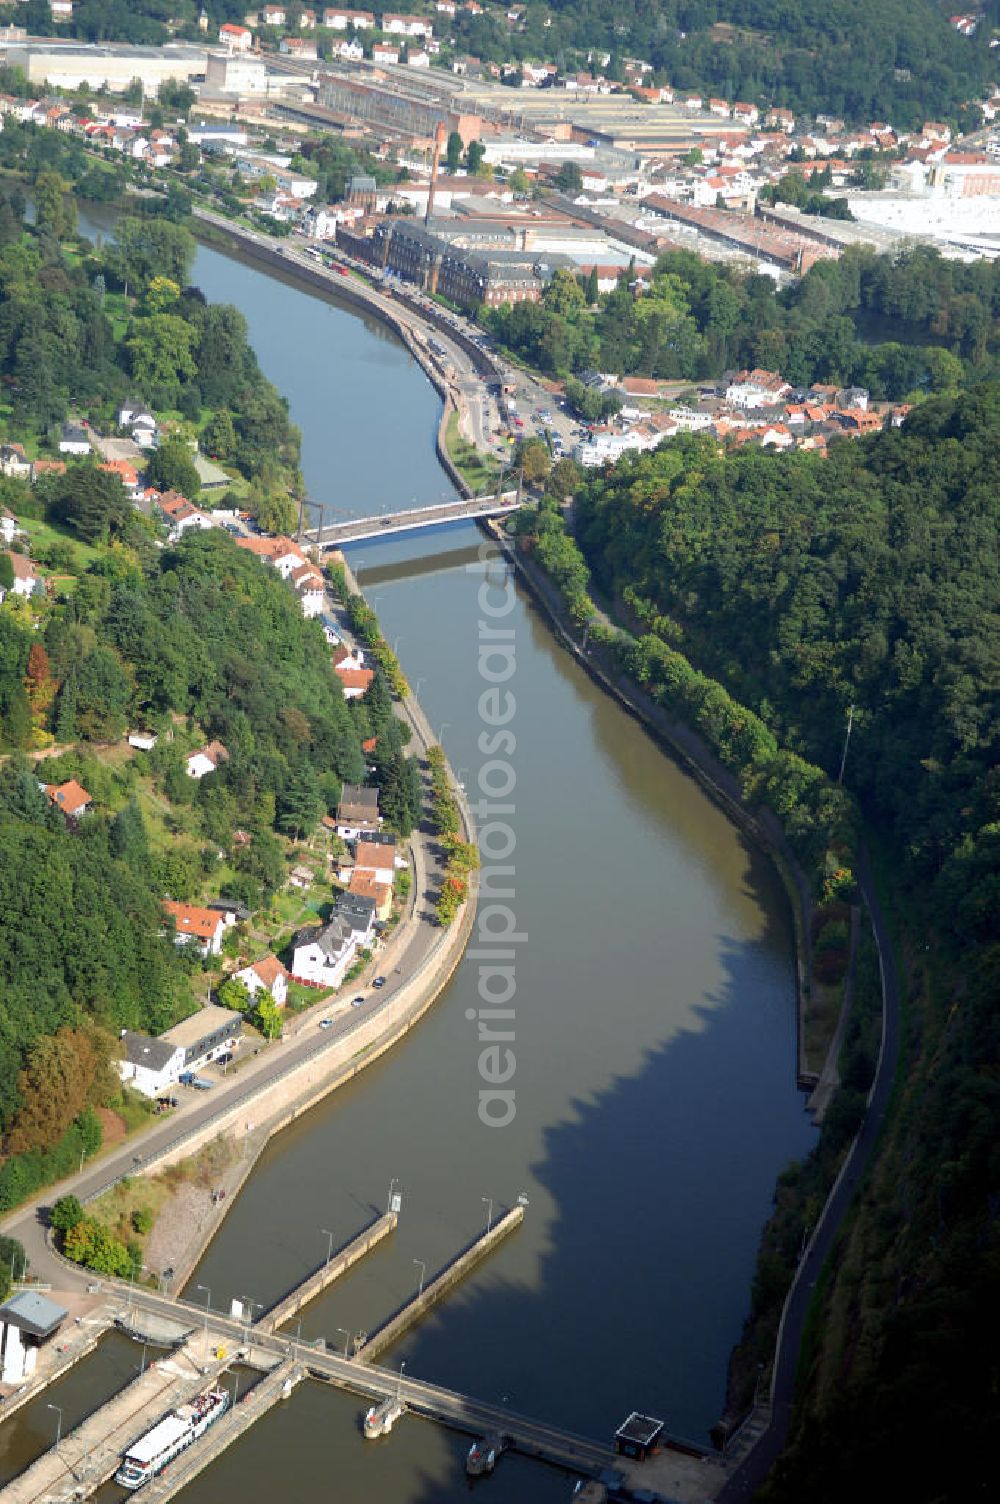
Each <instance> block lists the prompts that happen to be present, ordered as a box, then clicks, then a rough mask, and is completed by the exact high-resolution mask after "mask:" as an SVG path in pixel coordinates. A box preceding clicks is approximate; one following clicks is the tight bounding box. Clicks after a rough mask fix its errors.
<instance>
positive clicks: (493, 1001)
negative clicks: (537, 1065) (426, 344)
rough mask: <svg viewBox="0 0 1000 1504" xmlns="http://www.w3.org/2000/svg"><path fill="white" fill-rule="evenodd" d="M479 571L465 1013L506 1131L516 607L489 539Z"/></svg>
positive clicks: (512, 965)
mask: <svg viewBox="0 0 1000 1504" xmlns="http://www.w3.org/2000/svg"><path fill="white" fill-rule="evenodd" d="M497 560H499V561H501V562H502V563H503V565H504V573H503V577H502V579H501V578H497V577H496V575H495V574H491V572H490V565H491V564H492V563H493V562H495V561H497ZM468 568H469V570H470V571H471V572H474V573H478V574H479V575H481V576H482V579H481V581H480V585H479V594H478V605H479V613H480V614H479V676H480V678H481V679H482V680H483V682H484V684H485V685H487V686H488V687H487V688H484V689H483V690H482V692H481V694H480V696H479V719H480V721H481V722H482V725H483V730H481V731H480V733H479V753H480V756H481V757H483V758H484V759H486V760H485V761H484V762H483V763H482V764H481V766H480V768H479V776H478V788H479V794H480V796H481V797H480V798H479V799H478V801H477V802H476V803H474V804H472V805H471V806H470V807H471V809H472V813H473V815H474V816H475V819H476V822H477V829H478V840H479V863H480V865H479V908H478V910H477V913H476V940H477V944H476V945H475V946H474V947H473V948H472V949H471V950H469V951H468V953H467V954H468V956H469V958H470V959H471V960H474V961H478V963H479V981H478V988H479V999H480V1006H479V1007H478V1008H469V1009H467V1010H466V1014H465V1016H466V1018H467V1019H469V1020H470V1022H475V1023H477V1024H478V1030H479V1043H480V1045H481V1046H482V1048H481V1050H480V1052H479V1062H478V1063H479V1076H480V1080H481V1081H482V1082H483V1085H482V1086H481V1087H480V1090H479V1120H480V1122H481V1123H484V1124H485V1125H486V1126H487V1127H488V1128H506V1127H507V1126H508V1124H510V1123H512V1122H513V1121H514V1118H515V1115H516V1113H517V1101H516V1093H515V1090H514V1087H513V1085H512V1084H511V1083H512V1082H513V1080H514V1075H515V1073H516V1071H517V1056H516V1055H515V1053H514V1049H513V1046H514V1043H515V1039H516V1029H515V1021H516V1017H517V1012H516V1009H515V1008H514V1006H513V1002H514V996H515V994H516V992H517V980H516V975H515V972H516V963H517V949H516V947H517V946H518V945H523V944H524V942H525V941H526V940H527V938H528V937H527V935H526V934H525V933H523V932H522V931H520V930H518V927H517V916H516V914H515V913H514V910H513V909H512V908H511V906H510V901H511V900H513V898H514V875H515V868H514V863H513V861H512V860H511V858H512V857H513V855H514V849H515V847H516V845H517V837H516V836H515V834H514V829H513V826H512V825H511V823H510V819H511V817H512V816H513V815H514V814H515V812H516V809H517V806H516V805H515V803H514V802H513V799H512V797H511V796H512V795H513V793H514V788H515V785H516V783H517V774H516V773H515V771H514V767H513V764H512V763H511V761H510V759H511V758H512V757H513V756H514V753H515V751H516V749H517V738H516V736H515V735H514V732H513V731H512V730H511V729H510V723H511V722H512V721H513V719H514V716H515V714H516V711H517V701H516V700H515V698H514V695H513V692H512V691H511V690H510V689H507V688H505V687H504V686H506V685H507V684H509V683H510V681H511V679H512V678H513V677H514V673H515V669H516V654H515V647H514V635H515V634H514V628H513V627H512V626H504V625H503V624H502V623H503V621H504V618H505V617H507V616H509V615H510V613H511V612H512V611H513V610H514V606H515V604H516V600H517V597H516V594H515V591H514V585H513V581H512V580H511V578H510V574H509V571H508V569H507V566H506V561H505V560H504V558H503V554H502V552H501V551H500V549H498V548H497V547H496V545H495V544H488V543H483V544H480V546H479V558H478V560H477V561H476V563H475V564H470V565H468Z"/></svg>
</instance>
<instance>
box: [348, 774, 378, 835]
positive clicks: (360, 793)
mask: <svg viewBox="0 0 1000 1504" xmlns="http://www.w3.org/2000/svg"><path fill="white" fill-rule="evenodd" d="M381 827H382V821H381V818H380V816H379V812H378V789H370V788H367V787H366V786H365V784H363V783H345V784H344V786H343V788H342V789H341V791H340V803H339V804H338V805H337V834H338V836H339V837H340V839H341V840H342V841H356V840H358V839H359V837H364V836H366V835H370V834H371V833H372V832H373V831H377V830H380V829H381Z"/></svg>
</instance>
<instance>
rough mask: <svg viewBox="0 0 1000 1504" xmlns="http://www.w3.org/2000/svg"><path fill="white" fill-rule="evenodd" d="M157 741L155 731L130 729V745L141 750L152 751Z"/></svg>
mask: <svg viewBox="0 0 1000 1504" xmlns="http://www.w3.org/2000/svg"><path fill="white" fill-rule="evenodd" d="M156 742H157V736H156V732H155V731H130V732H129V734H128V744H129V746H130V747H135V748H136V750H137V751H139V752H152V750H153V748H154V747H155V746H156Z"/></svg>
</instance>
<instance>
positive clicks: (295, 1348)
mask: <svg viewBox="0 0 1000 1504" xmlns="http://www.w3.org/2000/svg"><path fill="white" fill-rule="evenodd" d="M301 1341H302V1317H301V1316H300V1317H299V1319H298V1320H297V1321H296V1323H295V1341H294V1342H293V1343H292V1362H293V1363H297V1362H298V1361H299V1343H300V1342H301Z"/></svg>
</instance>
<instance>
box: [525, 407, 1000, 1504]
mask: <svg viewBox="0 0 1000 1504" xmlns="http://www.w3.org/2000/svg"><path fill="white" fill-rule="evenodd" d="M998 473H1000V387H998V386H996V385H986V386H981V387H977V388H975V389H974V390H972V391H970V392H969V393H967V394H966V395H964V396H961V397H958V398H951V399H944V398H941V399H933V400H930V401H928V402H927V403H926V404H925V405H924V406H923V407H921V408H920V409H919V410H918V411H916V412H914V413H913V414H912V415H911V417H910V418H909V420H908V421H907V423H906V425H905V427H904V428H903V429H902V430H901V431H895V432H887V433H883V434H879V435H876V436H875V437H873V438H871V439H868V440H864V441H862V442H860V443H857V444H855V443H852V442H841V443H836V444H833V445H831V447H830V455H829V458H828V459H827V460H825V461H822V460H818V459H817V458H815V457H814V456H810V455H803V454H791V455H784V456H774V455H768V454H766V453H762V452H750V451H746V450H744V451H741V452H739V453H735V454H720V453H718V452H717V450H716V448H715V446H714V445H712V444H711V443H710V442H708V441H705V440H702V439H700V438H695V437H686V438H682V439H678V440H676V441H674V442H672V443H669V444H667V445H665V446H662V447H661V448H660V449H659V450H658V451H656V452H655V453H652V454H646V455H642V456H636V457H629V458H626V459H624V460H622V461H621V462H620V463H619V464H618V465H617V467H615V469H614V470H612V471H609V472H608V473H607V474H605V475H603V476H599V477H597V478H595V479H593V480H592V481H591V482H590V483H589V484H587V485H586V486H585V487H584V488H583V490H582V493H581V494H580V496H579V497H578V498H577V503H576V516H577V527H578V537H579V540H580V544H581V546H582V549H583V553H584V556H585V560H586V563H585V562H584V560H583V559H580V558H579V556H577V562H576V563H574V562H573V557H572V555H573V553H574V550H573V546H572V544H571V543H570V541H569V540H568V539H567V538H566V537H565V534H564V533H563V531H562V525H561V522H560V521H559V519H558V518H557V517H556V516H555V515H554V513H552V512H548V513H547V514H546V512H545V509H544V508H543V509H542V512H540V513H539V514H537V515H536V516H535V519H534V521H533V522H532V523H531V524H530V527H529V530H528V537H529V540H532V541H533V546H534V549H535V552H536V554H538V556H539V557H540V559H541V561H542V562H543V563H545V564H546V567H548V568H549V569H550V572H552V573H553V574H554V576H555V577H556V578H557V579H560V581H561V583H562V586H563V588H564V591H567V592H568V595H569V597H570V599H572V598H573V597H574V592H576V600H577V614H578V615H580V614H585V612H584V611H583V608H582V606H581V604H580V601H581V597H580V595H579V592H580V590H581V589H585V588H586V579H587V566H588V565H589V567H590V569H592V571H593V574H594V576H595V578H596V580H597V581H598V583H599V584H600V585H601V586H602V587H603V589H604V590H605V591H606V592H607V594H608V596H610V597H612V598H615V599H617V600H618V602H619V604H620V606H621V608H622V609H623V610H625V611H627V612H628V614H629V615H630V617H631V619H632V620H633V621H634V622H637V623H638V624H639V632H640V634H641V635H640V636H639V637H638V639H636V640H635V642H634V645H633V646H631V647H629V648H627V649H626V650H625V658H626V661H627V663H628V666H629V667H630V668H631V669H632V671H633V672H634V673H635V674H636V676H637V677H638V678H639V679H640V680H642V681H643V682H645V683H646V684H647V685H648V687H649V688H650V691H651V693H652V694H653V695H654V697H656V698H658V699H660V700H661V701H662V702H663V703H664V704H667V705H673V706H676V705H678V703H680V704H681V705H682V706H684V705H687V706H688V709H687V712H686V713H687V714H689V715H690V717H691V718H692V719H694V720H696V723H697V724H700V725H701V726H702V729H703V730H704V731H705V733H706V735H708V737H709V740H710V741H711V742H712V744H713V745H715V746H716V747H717V748H720V749H721V751H722V755H723V756H724V759H726V760H728V761H729V762H730V764H731V765H733V766H737V767H739V768H740V769H741V771H742V772H743V773H744V775H745V785H746V787H747V788H748V792H749V793H750V795H751V797H761V796H763V797H765V798H767V799H768V800H769V802H775V800H774V794H775V792H777V793H778V795H779V798H778V800H777V807H778V809H779V812H781V813H782V814H783V815H784V816H785V818H786V821H787V819H788V818H789V816H791V819H792V826H793V830H792V834H793V837H794V836H795V834H796V830H795V819H796V807H797V806H794V805H792V806H788V807H786V806H785V805H783V804H782V802H781V795H782V788H781V787H780V786H772V787H771V788H769V787H768V786H767V785H766V783H765V784H761V782H760V780H759V778H757V777H756V774H755V769H756V768H757V767H758V766H764V767H768V766H771V765H773V759H774V753H773V747H772V740H771V739H773V740H774V741H776V742H777V744H779V745H780V746H781V747H783V748H784V749H787V755H789V756H795V755H796V754H798V755H800V756H801V758H802V759H804V760H807V763H808V765H811V766H813V767H815V768H817V769H820V770H823V771H824V772H825V774H826V775H827V778H828V780H834V779H835V778H836V775H837V773H838V765H839V762H840V758H841V755H842V751H843V746H844V734H845V730H846V721H847V714H848V709H849V707H851V706H853V707H854V732H853V738H852V741H851V744H850V748H849V753H848V758H847V764H846V776H845V784H846V786H847V788H848V789H849V790H850V791H851V792H852V793H853V794H855V795H856V796H857V797H858V799H859V801H860V805H861V808H862V810H863V813H864V816H865V819H866V822H867V824H868V825H869V828H870V829H871V831H872V833H873V838H874V840H875V843H876V847H877V850H878V851H879V852H881V853H882V858H881V860H882V866H883V869H884V873H885V881H886V884H887V888H888V891H889V896H890V901H891V904H892V907H893V909H894V911H895V913H896V917H897V922H898V924H899V927H900V936H901V942H902V953H903V958H904V963H905V967H906V981H907V993H908V996H907V1001H906V1007H907V1014H906V1019H907V1027H906V1034H905V1052H904V1065H903V1068H902V1073H901V1091H900V1095H899V1098H898V1101H897V1104H896V1106H895V1110H894V1113H893V1116H892V1119H891V1125H890V1128H889V1131H888V1132H887V1134H886V1137H885V1139H884V1141H883V1143H882V1145H881V1149H880V1153H879V1156H878V1160H877V1163H876V1166H875V1170H874V1173H873V1175H872V1177H871V1179H870V1182H869V1185H868V1186H867V1188H866V1191H865V1193H864V1195H863V1197H862V1199H861V1201H860V1204H859V1205H858V1207H857V1208H856V1210H855V1212H854V1213H853V1216H852V1219H851V1221H850V1224H849V1226H848V1229H847V1231H846V1234H845V1236H844V1237H843V1239H842V1241H841V1244H840V1247H839V1249H838V1252H837V1255H836V1257H835V1264H834V1271H833V1278H832V1280H831V1281H830V1283H829V1285H828V1287H827V1289H826V1290H825V1292H824V1294H823V1297H822V1310H821V1312H820V1313H819V1319H818V1321H817V1322H816V1324H815V1327H814V1331H813V1340H812V1344H811V1346H810V1348H809V1350H808V1352H807V1363H806V1367H805V1370H804V1372H803V1374H802V1375H801V1384H800V1402H799V1408H798V1411H797V1416H796V1425H795V1430H794V1437H793V1443H792V1446H791V1449H790V1451H789V1453H788V1454H787V1456H786V1458H785V1459H784V1460H783V1462H782V1464H781V1467H780V1468H779V1470H778V1472H777V1474H776V1476H775V1477H774V1479H772V1481H771V1483H770V1484H769V1486H768V1498H769V1499H772V1500H775V1501H781V1504H785V1501H788V1504H791V1501H793V1500H800V1499H802V1498H809V1499H811V1500H815V1501H826V1500H829V1501H831V1504H832V1501H834V1500H839V1499H841V1498H843V1497H844V1495H845V1493H846V1492H848V1491H849V1490H850V1489H851V1488H852V1487H856V1486H857V1483H858V1480H859V1479H861V1478H865V1477H874V1476H876V1475H877V1474H878V1472H879V1470H880V1468H881V1467H884V1466H885V1464H886V1461H887V1459H888V1462H889V1465H890V1466H891V1470H892V1476H893V1479H894V1491H895V1492H898V1494H899V1496H900V1497H903V1498H908V1499H919V1500H932V1499H947V1498H953V1497H957V1494H956V1486H957V1485H956V1479H957V1474H955V1472H954V1468H955V1458H956V1457H959V1456H960V1457H961V1459H962V1466H961V1469H960V1472H961V1475H962V1476H963V1477H964V1478H965V1479H966V1480H968V1479H969V1478H970V1477H971V1476H975V1477H976V1483H977V1486H978V1487H979V1488H982V1489H985V1488H986V1487H987V1482H986V1480H987V1478H988V1477H989V1476H990V1475H991V1468H992V1464H991V1462H990V1461H989V1458H988V1448H989V1439H990V1437H991V1436H992V1435H993V1434H995V1425H996V1421H997V1419H998V1401H997V1394H998V1387H997V1357H996V1352H997V1346H996V1340H995V1339H996V1329H995V1314H991V1313H995V1309H996V1304H995V1291H996V1287H997V1279H998V1276H1000V1226H998V1219H997V1207H998V1205H1000V1156H998V1153H997V1144H998V1143H1000V1085H998V1077H997V1061H998V1058H1000V1032H998V1030H1000V1026H998V1017H1000V1015H998V1009H997V1004H998V982H1000V946H998V945H997V930H996V916H997V914H998V912H1000V876H998V858H1000V783H998V779H997V771H996V770H997V762H998V757H997V754H998V750H1000V745H998V744H1000V558H998V554H997V548H996V540H997V536H998V524H1000V502H998V498H997V492H996V487H995V484H994V480H993V478H994V477H995V476H996V475H997V474H998ZM692 664H693V665H695V668H694V669H692V667H691V665H692ZM698 671H701V672H702V675H703V677H699V674H698ZM713 680H715V681H718V683H717V686H716V688H717V692H715V691H713V690H712V688H711V683H712V681H713ZM689 686H693V687H689ZM723 687H724V690H723ZM724 691H728V692H729V696H731V699H730V698H728V697H727V696H726V695H725V694H724ZM678 696H681V697H684V696H687V700H685V699H683V698H682V699H681V701H680V702H679V701H678ZM720 697H721V698H720ZM689 702H690V703H689ZM740 705H742V706H743V707H745V709H744V712H743V714H742V717H741V716H740V713H739V707H740ZM734 706H735V709H734V708H733V707H734ZM695 711H697V714H696V713H695ZM699 717H700V719H699ZM827 788H828V789H829V790H831V791H833V790H835V784H834V783H833V782H832V781H829V782H828V783H827ZM826 797H827V796H823V798H826ZM798 839H799V849H800V853H802V854H804V855H805V856H806V857H807V858H808V857H809V854H810V844H809V838H808V831H807V830H800V831H799V832H798ZM818 854H819V851H818V850H817V851H816V852H815V853H814V855H818ZM813 871H814V874H815V878H816V880H817V882H819V880H821V879H822V876H823V867H822V866H819V867H817V866H815V864H814V866H813ZM862 1100H863V1098H859V1100H858V1104H857V1105H858V1107H860V1102H861V1101H862ZM794 1184H795V1177H792V1178H787V1177H786V1178H784V1179H783V1189H782V1196H783V1197H784V1198H786V1199H787V1196H788V1192H789V1188H790V1187H791V1186H793V1185H794ZM792 1266H794V1259H793V1261H792ZM991 1292H992V1293H991ZM970 1469H971V1472H970Z"/></svg>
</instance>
